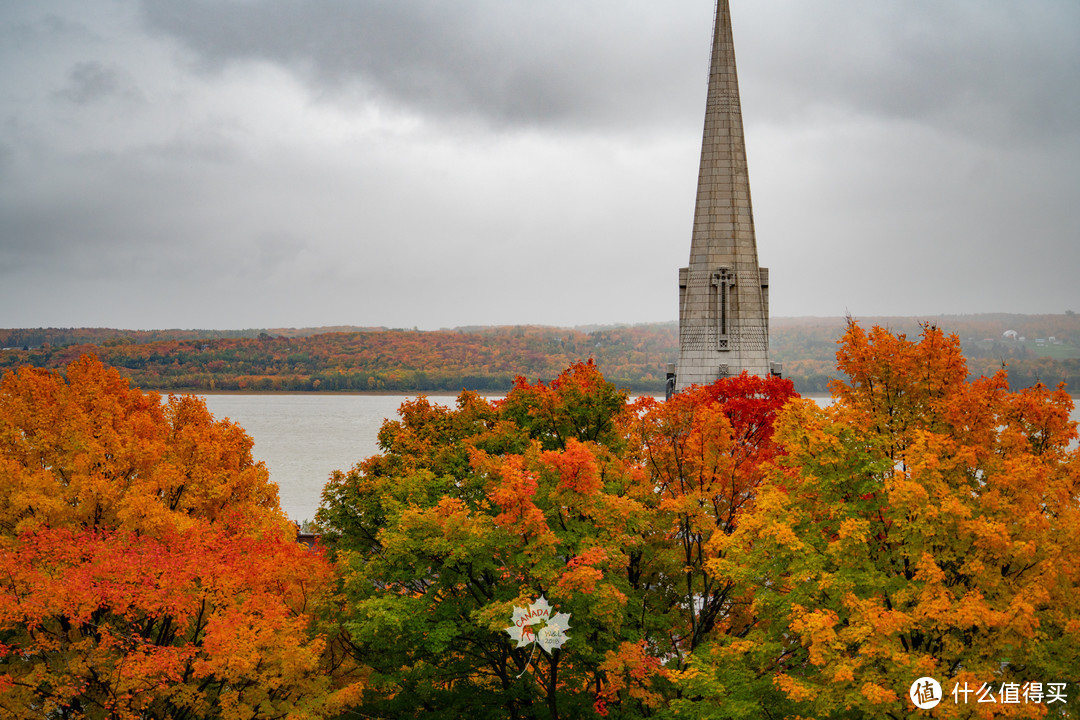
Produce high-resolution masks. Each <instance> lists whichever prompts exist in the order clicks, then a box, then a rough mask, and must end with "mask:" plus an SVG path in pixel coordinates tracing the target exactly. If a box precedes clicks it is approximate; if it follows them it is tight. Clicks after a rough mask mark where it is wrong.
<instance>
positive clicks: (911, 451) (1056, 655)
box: [674, 322, 1080, 718]
mask: <svg viewBox="0 0 1080 720" xmlns="http://www.w3.org/2000/svg"><path fill="white" fill-rule="evenodd" d="M837 357H838V366H839V369H840V370H841V371H843V372H844V373H845V374H846V375H847V379H846V380H845V381H842V382H837V383H835V386H834V388H833V393H834V397H835V403H834V404H833V405H831V406H830V407H827V408H822V407H819V406H818V405H817V404H815V403H814V402H812V401H809V400H804V401H795V402H793V403H790V404H789V405H788V406H787V407H786V409H785V410H784V411H783V412H782V413H781V414H780V416H779V418H778V421H777V426H776V435H775V438H776V442H777V444H778V445H779V446H780V452H781V455H780V456H779V458H778V460H777V462H776V465H775V467H774V469H773V470H772V471H770V472H768V473H767V477H766V479H765V480H764V481H763V482H762V483H760V484H759V485H758V487H757V497H756V502H755V504H754V505H753V507H752V508H751V509H750V511H749V512H747V513H745V514H744V515H743V516H742V518H741V519H740V521H739V523H738V526H737V527H736V528H735V529H734V532H732V533H731V534H724V535H714V536H713V537H712V539H711V541H710V551H711V555H712V557H713V559H712V561H711V562H710V563H709V565H708V566H709V567H710V569H711V570H712V571H713V572H714V573H716V574H717V575H718V576H720V577H725V578H729V579H730V580H731V581H733V582H735V583H736V584H737V590H736V592H738V591H739V590H741V591H743V592H745V593H747V595H748V596H749V597H751V598H752V602H753V615H754V618H755V622H754V625H753V627H752V628H751V629H750V630H749V631H748V632H747V633H746V634H745V635H744V636H743V637H740V638H734V639H731V638H729V639H725V640H724V641H723V642H717V643H715V644H714V645H713V646H712V647H711V648H708V649H706V650H705V651H703V652H701V653H698V654H697V656H696V657H695V658H694V660H693V662H692V663H691V669H690V670H689V671H688V672H687V673H686V674H685V675H684V676H683V678H682V681H683V683H684V685H683V687H684V689H685V690H686V696H685V698H684V699H682V700H679V701H677V702H676V703H675V704H674V707H676V708H678V709H680V710H682V711H684V713H683V714H685V715H688V716H691V717H693V716H695V715H696V716H698V717H706V716H707V717H759V716H766V715H768V716H777V717H780V716H803V717H814V718H856V717H860V718H861V717H882V718H886V717H887V718H902V717H916V716H919V714H920V713H923V714H925V711H923V710H919V709H917V708H916V707H915V705H914V704H913V702H912V700H911V699H910V698H909V696H908V691H909V688H910V687H911V685H912V683H913V682H914V681H915V680H916V679H918V678H920V677H924V676H929V677H932V678H935V679H937V680H938V681H939V682H940V685H941V693H942V695H943V697H942V698H941V699H942V702H941V703H940V704H939V705H938V707H937V708H936V709H935V710H934V711H933V712H934V717H994V716H1008V717H1044V716H1047V715H1049V716H1053V717H1065V716H1067V715H1068V713H1069V712H1070V708H1071V707H1072V704H1074V703H1075V702H1076V701H1077V700H1078V697H1077V685H1076V684H1075V683H1076V680H1077V671H1078V669H1080V563H1078V562H1077V561H1076V558H1075V552H1076V549H1077V548H1078V547H1080V459H1078V456H1077V450H1076V446H1075V440H1076V437H1077V434H1076V428H1075V423H1073V422H1071V421H1070V419H1069V415H1070V412H1071V410H1072V407H1073V405H1072V401H1071V399H1070V397H1069V396H1068V395H1067V394H1066V393H1065V391H1064V390H1063V389H1058V390H1048V389H1046V388H1044V387H1041V386H1040V387H1035V388H1031V389H1028V390H1023V391H1019V392H1010V391H1009V389H1008V386H1007V382H1006V377H1005V374H1004V373H999V374H998V375H996V376H994V377H991V378H985V377H984V378H980V379H977V380H974V381H968V379H967V369H966V365H965V362H964V359H963V357H962V355H961V352H960V344H959V341H958V340H957V338H956V337H954V336H953V337H950V336H946V335H945V334H944V333H942V332H941V331H940V330H939V329H937V328H935V327H933V326H930V325H927V326H925V327H924V330H923V334H922V337H921V338H920V339H919V340H918V341H913V340H910V339H908V338H906V337H904V336H902V335H900V336H896V335H892V334H890V333H889V332H888V331H886V330H883V329H881V328H874V329H873V330H871V331H870V332H869V333H867V332H865V331H864V330H862V329H861V328H860V327H859V326H858V325H856V324H855V323H853V322H852V323H850V324H849V327H848V329H847V332H846V334H845V335H844V337H843V339H842V341H841V349H840V350H839V352H838V355H837ZM740 703H742V704H740ZM718 708H726V709H725V710H723V711H719V710H717V709H718ZM717 712H720V714H716V713H717ZM710 713H712V714H710Z"/></svg>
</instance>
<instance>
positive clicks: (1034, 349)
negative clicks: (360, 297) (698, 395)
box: [0, 313, 1080, 393]
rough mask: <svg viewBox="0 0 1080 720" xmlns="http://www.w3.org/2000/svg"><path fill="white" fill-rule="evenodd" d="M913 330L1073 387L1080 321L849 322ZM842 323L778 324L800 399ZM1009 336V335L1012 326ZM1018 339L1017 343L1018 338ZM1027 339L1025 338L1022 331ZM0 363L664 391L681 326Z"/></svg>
mask: <svg viewBox="0 0 1080 720" xmlns="http://www.w3.org/2000/svg"><path fill="white" fill-rule="evenodd" d="M856 320H858V322H859V323H860V324H862V325H863V326H864V327H870V326H872V325H875V324H877V325H882V326H885V327H888V328H889V329H890V330H892V331H893V332H902V333H906V334H908V335H909V336H911V337H915V336H917V335H918V334H919V332H920V322H931V323H934V324H937V325H938V326H940V327H942V328H943V329H944V330H946V331H947V332H950V333H955V334H956V335H958V336H959V337H960V339H961V342H962V344H963V347H964V352H965V355H966V356H967V358H968V365H969V368H970V370H971V371H972V374H974V375H982V374H991V373H993V372H995V371H996V370H997V369H999V368H1000V367H1002V364H1005V365H1006V366H1007V367H1008V370H1009V375H1010V384H1011V385H1012V386H1013V387H1014V388H1018V387H1027V386H1030V385H1032V384H1034V383H1036V382H1043V383H1045V384H1048V385H1052V386H1053V385H1056V384H1057V383H1058V382H1066V383H1067V384H1069V386H1070V388H1072V389H1074V391H1076V392H1080V349H1078V348H1080V317H1078V316H1076V315H1075V314H1071V313H1070V314H1065V315H953V316H939V317H933V318H895V317H893V318H856ZM845 322H846V321H845V319H844V318H773V319H772V321H771V338H770V341H771V343H770V344H771V354H772V358H773V359H774V360H776V361H778V362H781V363H782V364H783V366H784V375H785V376H786V377H789V378H791V379H792V380H793V381H794V382H795V386H796V389H797V390H799V392H802V393H816V392H827V391H828V382H829V379H830V378H832V377H835V376H836V374H837V371H836V343H837V340H838V338H839V337H840V336H841V334H842V333H843V331H844V326H845ZM1009 330H1011V331H1013V333H1010V336H1009V337H1006V336H1005V334H1004V333H1005V332H1006V331H1009ZM1014 333H1015V338H1013V334H1014ZM1021 338H1022V339H1021ZM0 347H4V348H8V349H5V350H3V351H0V368H12V367H17V366H19V365H34V366H38V367H49V368H59V367H63V366H65V365H66V364H67V363H68V362H70V361H71V360H73V359H74V358H76V357H78V356H79V355H81V354H83V353H95V354H97V355H98V356H99V357H100V358H101V359H102V360H103V361H104V362H106V363H109V364H110V365H113V366H115V367H117V368H118V369H120V371H121V372H122V373H124V374H125V375H126V376H128V377H130V378H131V379H132V380H133V381H134V383H135V384H137V385H139V386H140V387H143V388H146V389H155V390H163V391H170V390H202V391H207V390H243V391H273V390H278V391H316V390H317V391H327V390H329V391H364V392H368V391H395V392H433V391H458V390H460V389H462V388H470V389H475V390H488V391H505V390H507V389H508V388H509V387H510V385H511V383H512V382H513V379H514V377H515V376H517V375H524V376H525V377H527V378H529V379H530V380H535V379H549V378H552V377H555V376H556V375H557V374H558V373H559V372H561V371H562V370H563V369H565V368H566V367H567V366H568V365H569V364H570V363H572V362H575V361H578V360H586V359H590V358H592V359H594V360H595V361H596V363H597V364H598V365H599V367H600V369H601V371H602V372H603V373H604V374H605V375H606V376H607V377H608V378H610V379H611V380H613V381H614V382H615V383H616V384H618V385H619V386H620V387H623V388H626V389H628V390H631V391H634V392H648V393H660V392H663V388H664V372H665V365H666V364H667V363H668V362H674V361H675V360H676V359H677V357H678V328H677V326H676V324H675V323H660V324H652V325H633V326H590V327H580V328H573V329H566V328H550V327H525V326H520V327H470V328H457V329H453V330H438V331H416V330H400V329H387V328H337V327H335V328H301V329H296V328H287V329H281V328H277V329H275V328H259V329H248V330H224V331H223V330H116V329H109V328H69V329H56V328H48V329H13V330H0Z"/></svg>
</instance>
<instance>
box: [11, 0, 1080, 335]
mask: <svg viewBox="0 0 1080 720" xmlns="http://www.w3.org/2000/svg"><path fill="white" fill-rule="evenodd" d="M732 5H733V9H732V11H733V14H734V24H735V42H736V51H737V55H738V58H739V71H740V84H741V89H742V94H743V103H742V106H743V113H744V120H745V124H746V132H747V143H748V154H749V160H750V177H751V186H752V188H753V194H754V210H755V221H756V225H757V229H758V242H759V250H760V253H761V255H762V261H763V264H764V265H767V266H770V267H771V269H772V292H773V298H772V311H773V313H774V314H777V315H798V314H816V315H840V314H843V313H844V312H845V311H848V310H850V311H852V312H854V313H856V314H862V315H889V314H894V315H903V314H919V313H923V314H926V313H930V314H936V313H947V312H991V311H1012V312H1060V311H1063V310H1065V309H1069V308H1071V309H1074V310H1080V286H1078V285H1077V284H1076V282H1075V274H1076V270H1077V268H1080V242H1078V240H1080V238H1077V228H1078V227H1080V204H1078V203H1076V201H1075V198H1076V197H1077V196H1080V169H1078V168H1080V122H1077V118H1078V117H1080V83H1077V82H1076V78H1077V77H1080V3H1077V2H1075V0H1035V1H1032V2H1015V1H1013V0H935V2H921V3H917V2H908V1H901V0H881V1H880V2H872V3H871V2H866V1H865V0H822V1H821V2H816V3H808V2H805V0H732ZM712 9H713V3H712V1H711V0H686V2H679V3H656V2H646V0H549V1H546V2H535V1H534V0H530V1H528V2H527V1H526V0H455V1H454V2H447V1H445V0H443V1H436V0H409V1H408V2H404V1H402V0H381V1H376V0H320V1H319V2H301V0H189V1H186V2H175V1H174V0H38V1H37V2H33V3H0V300H2V301H3V302H0V325H5V326H28V325H29V326H37V325H49V324H52V325H63V326H70V325H113V326H116V325H121V326H133V327H158V326H207V327H240V326H243V327H253V326H282V325H290V324H291V325H322V324H357V325H391V326H404V327H412V326H414V325H417V326H420V327H439V326H453V325H474V324H492V323H548V324H563V325H573V324H578V323H595V322H635V321H655V320H670V319H674V317H675V312H676V290H675V277H676V275H675V273H676V270H677V268H678V267H680V266H682V265H684V264H685V262H686V257H687V252H688V249H689V234H690V233H689V230H690V227H689V226H690V222H691V217H692V210H693V202H694V183H695V181H696V170H697V159H698V157H697V156H698V152H699V148H700V139H701V135H700V133H701V120H702V117H703V113H704V100H705V82H706V74H707V69H708V68H707V62H708V55H709V47H708V44H709V40H710V31H711V19H712Z"/></svg>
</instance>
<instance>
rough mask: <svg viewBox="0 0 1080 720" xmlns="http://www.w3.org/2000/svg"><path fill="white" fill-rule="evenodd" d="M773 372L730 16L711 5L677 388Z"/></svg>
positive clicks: (721, 2)
mask: <svg viewBox="0 0 1080 720" xmlns="http://www.w3.org/2000/svg"><path fill="white" fill-rule="evenodd" d="M772 369H773V368H771V367H770V363H769V271H768V270H767V269H765V268H759V267H758V257H757V241H756V239H755V236H754V214H753V210H752V208H751V205H750V179H749V175H748V174H747V168H746V143H745V141H744V139H743V124H742V110H741V107H740V103H739V80H738V77H737V75H736V72H735V47H734V43H733V41H732V32H731V12H730V8H729V5H728V0H718V2H717V7H716V23H715V30H714V36H713V49H712V61H711V67H710V72H709V94H708V101H707V104H706V108H705V130H704V134H703V137H702V142H701V166H700V170H699V172H698V191H697V205H696V207H695V210H694V228H693V235H692V238H691V243H690V265H689V266H688V267H685V268H682V269H680V270H679V364H678V369H677V374H676V389H677V390H682V389H684V388H687V387H689V386H690V385H693V384H708V383H712V382H713V381H715V380H716V379H717V378H719V377H724V376H726V375H737V374H739V373H741V372H742V371H743V370H745V371H747V372H749V373H751V374H753V375H761V376H764V375H768V374H769V372H770V371H771V370H772Z"/></svg>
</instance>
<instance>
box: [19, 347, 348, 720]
mask: <svg viewBox="0 0 1080 720" xmlns="http://www.w3.org/2000/svg"><path fill="white" fill-rule="evenodd" d="M250 451H251V440H250V438H248V437H247V435H246V434H245V433H244V432H243V431H242V430H241V429H240V428H239V427H238V426H236V425H234V424H232V423H229V422H226V421H216V420H214V419H213V417H212V416H211V415H210V414H209V413H208V412H207V410H206V408H205V406H204V404H203V403H202V401H201V400H199V399H196V398H193V397H171V398H169V399H168V400H167V401H166V402H164V403H162V401H161V399H160V398H159V397H158V396H157V395H155V394H144V393H142V392H141V391H139V390H138V389H133V388H130V387H129V386H128V383H127V381H126V380H124V379H123V378H121V377H120V376H119V374H118V373H117V372H116V371H115V370H111V369H106V368H105V367H104V366H103V365H102V364H101V363H100V362H98V361H97V360H96V359H93V358H90V357H83V358H81V359H79V360H77V361H76V362H74V363H72V364H71V365H70V366H69V367H68V368H67V371H66V374H65V375H61V374H59V373H56V372H50V371H43V370H36V369H29V368H26V369H22V370H19V371H18V372H11V373H8V374H6V375H5V376H4V378H3V380H2V381H0V475H2V477H3V482H2V483H0V710H2V711H3V714H4V716H5V717H13V718H42V717H57V718H110V719H113V718H115V719H117V720H128V719H129V718H130V719H134V718H140V719H158V718H160V719H162V720H164V719H165V718H170V719H174V718H204V717H222V718H251V719H254V718H277V717H294V718H301V717H319V716H321V713H323V712H324V711H325V710H327V709H328V708H332V707H335V706H338V705H340V704H342V703H345V702H347V701H348V700H349V699H350V697H352V696H355V694H356V692H357V691H358V688H359V686H358V685H357V684H356V683H355V682H353V681H352V680H350V679H349V678H348V677H346V676H345V675H335V674H334V673H333V672H332V669H331V668H330V667H329V666H328V665H327V662H329V661H331V659H332V657H333V656H334V653H333V648H332V647H331V643H330V642H329V641H328V639H327V637H325V636H322V635H319V634H316V633H315V632H314V615H313V611H314V610H315V609H316V608H317V607H318V605H319V603H321V602H323V601H324V600H325V599H326V598H327V597H328V596H327V590H328V589H329V587H330V581H331V569H330V566H329V564H328V563H327V562H326V560H325V559H324V557H323V556H322V554H321V553H320V552H310V551H307V550H305V549H304V548H303V547H302V546H300V545H298V544H297V543H296V542H295V530H294V529H293V526H292V525H291V524H290V523H289V522H288V521H287V520H286V518H285V517H284V516H283V514H282V512H281V510H280V508H279V507H278V501H277V488H276V486H275V485H273V484H272V483H271V482H270V481H269V479H268V475H267V471H266V468H265V467H264V466H263V465H262V464H261V463H255V462H253V460H252V457H251V452H250Z"/></svg>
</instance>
